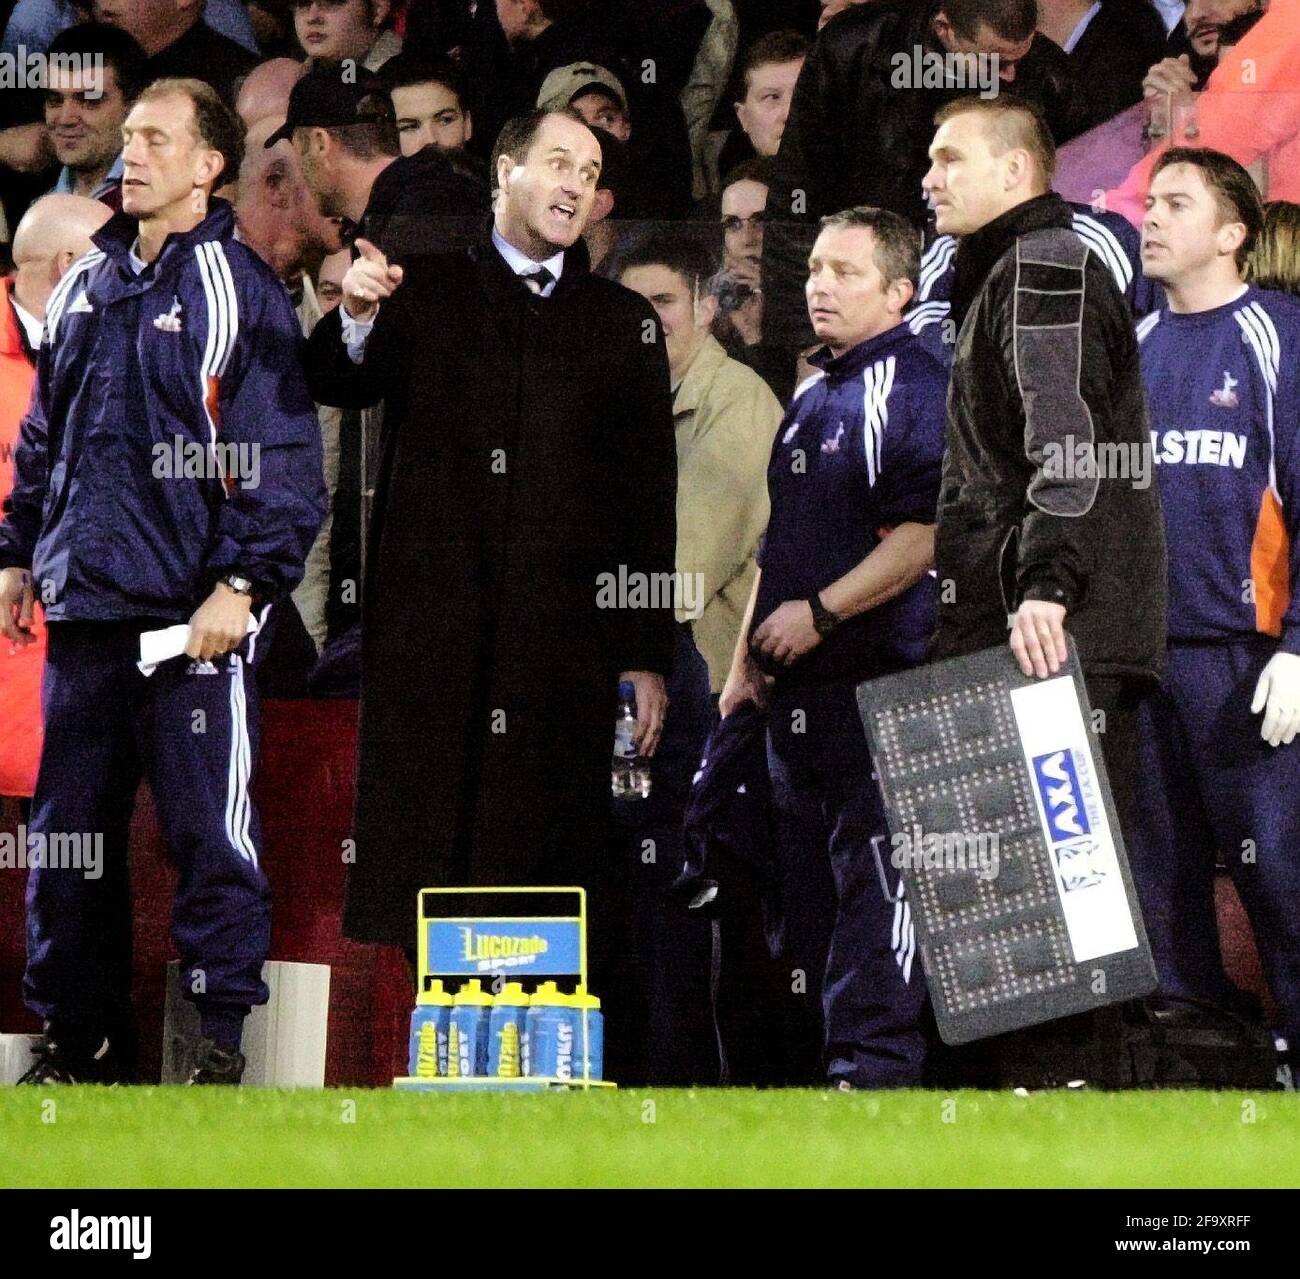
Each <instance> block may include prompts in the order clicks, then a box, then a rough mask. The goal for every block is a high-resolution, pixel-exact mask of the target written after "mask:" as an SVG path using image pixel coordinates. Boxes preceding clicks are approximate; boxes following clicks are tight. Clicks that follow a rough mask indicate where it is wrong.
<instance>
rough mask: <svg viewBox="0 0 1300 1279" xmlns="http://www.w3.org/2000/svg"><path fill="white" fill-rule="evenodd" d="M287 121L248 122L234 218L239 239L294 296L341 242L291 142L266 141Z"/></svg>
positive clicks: (275, 118)
mask: <svg viewBox="0 0 1300 1279" xmlns="http://www.w3.org/2000/svg"><path fill="white" fill-rule="evenodd" d="M283 123H284V115H283V114H280V115H278V116H277V115H268V116H265V117H263V118H262V119H260V120H258V121H256V122H254V123H253V124H251V125H250V126H249V129H248V133H247V135H246V137H245V139H244V159H243V163H242V164H241V165H240V169H239V187H238V192H237V194H236V197H235V217H236V219H237V221H238V224H239V238H240V239H241V240H243V241H244V243H245V244H247V245H248V246H249V248H251V249H252V250H253V252H255V253H256V254H257V256H258V257H260V258H261V259H262V261H263V262H265V263H266V264H267V266H269V267H270V268H271V270H272V271H274V272H275V273H276V275H277V276H279V277H280V279H281V280H283V281H284V283H285V284H286V285H287V286H288V288H289V292H290V293H291V294H293V295H294V297H295V299H296V298H297V297H298V296H300V295H301V293H302V281H303V273H304V271H306V272H310V273H312V274H314V273H315V271H316V269H317V268H318V267H319V266H320V263H321V261H322V259H324V258H325V257H326V256H327V255H328V254H330V253H335V252H337V251H338V250H339V249H341V248H342V247H343V245H342V241H341V239H340V230H339V223H338V221H337V220H335V219H331V218H327V217H326V216H325V215H324V214H323V213H321V211H320V209H319V208H318V206H317V204H316V200H315V198H314V197H313V195H312V193H311V191H310V190H309V189H308V187H307V183H306V181H305V180H304V178H303V172H302V166H301V164H300V163H299V160H298V155H297V153H296V152H295V151H294V149H293V147H292V146H291V145H290V144H289V143H288V142H287V141H280V142H277V143H275V144H274V145H273V146H270V147H268V146H266V145H265V143H266V140H267V139H268V138H269V137H270V136H271V135H272V134H273V133H275V132H276V130H277V129H279V128H280V126H281V125H282V124H283Z"/></svg>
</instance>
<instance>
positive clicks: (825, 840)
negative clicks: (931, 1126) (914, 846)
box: [768, 682, 926, 1088]
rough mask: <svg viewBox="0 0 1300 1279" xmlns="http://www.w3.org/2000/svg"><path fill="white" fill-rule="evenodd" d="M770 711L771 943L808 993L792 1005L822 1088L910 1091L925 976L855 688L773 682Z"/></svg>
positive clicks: (917, 1075) (917, 1063)
mask: <svg viewBox="0 0 1300 1279" xmlns="http://www.w3.org/2000/svg"><path fill="white" fill-rule="evenodd" d="M770 708H771V718H770V720H769V727H768V768H769V771H770V773H771V779H772V810H773V836H774V838H773V844H774V852H775V860H776V866H777V880H778V895H779V922H778V925H777V935H776V936H774V937H773V938H772V941H773V949H774V950H778V951H779V953H780V955H781V957H782V959H783V960H784V961H785V962H784V964H783V967H789V968H790V969H791V982H792V986H793V987H794V988H795V993H796V994H798V990H799V988H800V987H804V988H806V995H805V996H804V998H803V999H802V1000H799V1001H798V1002H797V1005H796V1006H797V1007H801V1008H802V1009H803V1016H802V1021H803V1023H804V1034H805V1035H806V1036H808V1037H810V1038H811V1037H814V1036H815V1037H816V1038H817V1039H819V1040H820V1043H819V1047H820V1048H821V1049H822V1056H823V1062H822V1065H823V1067H824V1070H825V1073H826V1076H827V1077H828V1078H829V1079H830V1081H831V1082H832V1083H838V1082H839V1081H841V1080H847V1081H848V1082H849V1083H851V1084H852V1085H854V1086H855V1087H860V1088H880V1087H912V1086H916V1085H918V1084H919V1083H920V1082H921V1068H922V1065H923V1062H924V1057H925V1032H924V1030H923V1028H922V1013H923V1010H924V1008H925V999H926V989H925V979H924V976H923V974H922V972H921V959H920V956H919V955H918V954H917V953H916V942H915V937H914V933H913V929H912V919H911V911H910V909H909V907H908V903H907V902H906V901H905V900H903V886H902V881H901V879H900V878H899V873H898V871H897V870H895V869H894V868H893V867H892V866H891V865H890V857H889V847H890V846H889V839H888V827H887V825H886V820H885V808H884V801H883V800H882V799H881V796H880V789H879V787H878V786H877V784H876V782H875V780H874V778H873V776H872V772H873V769H872V764H871V754H870V751H869V749H868V746H867V737H866V732H865V730H864V729H863V727H862V720H861V718H860V717H859V715H858V707H857V698H856V694H855V691H854V684H853V683H848V682H844V683H829V684H819V685H810V686H807V687H801V688H793V689H787V690H780V688H779V686H778V687H776V688H774V689H773V693H772V697H771V701H770ZM873 838H875V839H878V840H879V844H878V847H879V848H880V850H881V855H880V858H879V859H877V856H876V854H875V851H874V850H873V847H872V840H873ZM800 974H802V977H800Z"/></svg>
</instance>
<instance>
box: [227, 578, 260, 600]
mask: <svg viewBox="0 0 1300 1279" xmlns="http://www.w3.org/2000/svg"><path fill="white" fill-rule="evenodd" d="M221 584H222V585H223V586H228V587H229V588H230V589H231V590H232V591H234V592H235V594H236V595H247V596H248V597H249V599H252V597H253V583H252V582H250V581H249V580H248V578H246V577H240V576H239V574H238V573H227V574H226V576H225V577H223V578H222V579H221Z"/></svg>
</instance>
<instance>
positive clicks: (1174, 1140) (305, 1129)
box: [0, 1088, 1300, 1188]
mask: <svg viewBox="0 0 1300 1279" xmlns="http://www.w3.org/2000/svg"><path fill="white" fill-rule="evenodd" d="M0 1150H3V1152H4V1158H3V1160H0V1186H2V1187H6V1188H9V1187H19V1186H22V1187H87V1188H98V1187H204V1186H213V1187H241V1186H248V1187H271V1186H311V1187H331V1186H332V1187H344V1188H348V1187H359V1186H367V1187H386V1186H413V1187H442V1186H472V1187H492V1186H523V1187H533V1186H891V1187H972V1186H1025V1187H1032V1186H1044V1187H1084V1186H1105V1187H1188V1188H1193V1187H1256V1186H1295V1185H1297V1184H1300V1096H1298V1095H1297V1094H1294V1093H1258V1094H1243V1093H1227V1092H1225V1093H1210V1092H1194V1093H1192V1092H1164V1093H1109V1094H1106V1093H1089V1092H1086V1091H1080V1092H1070V1093H1061V1092H1052V1093H1039V1094H1034V1095H1031V1096H1029V1097H1016V1096H1014V1095H1013V1094H1010V1093H993V1092H952V1093H943V1092H919V1091H918V1092H893V1093H880V1094H874V1095H873V1094H867V1093H856V1094H854V1093H833V1092H822V1091H817V1090H807V1091H788V1092H776V1091H774V1092H751V1091H744V1090H733V1091H713V1090H703V1089H701V1090H694V1091H684V1090H683V1091H677V1090H664V1091H653V1090H652V1091H631V1090H628V1091H622V1092H617V1093H606V1094H602V1095H595V1094H593V1095H589V1096H581V1095H561V1094H548V1095H533V1096H503V1095H499V1094H497V1095H494V1094H478V1095H462V1096H429V1095H427V1094H407V1095H399V1094H396V1093H393V1092H389V1091H384V1090H367V1089H354V1090H346V1089H330V1090H326V1091H321V1092H308V1091H302V1092H280V1091H272V1090H260V1089H244V1090H238V1091H236V1090H226V1089H218V1088H213V1089H196V1090H187V1089H183V1088H133V1089H116V1090H114V1089H102V1088H64V1089H58V1088H52V1089H46V1090H39V1089H32V1088H17V1089H16V1088H6V1089H3V1090H0Z"/></svg>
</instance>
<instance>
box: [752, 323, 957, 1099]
mask: <svg viewBox="0 0 1300 1279" xmlns="http://www.w3.org/2000/svg"><path fill="white" fill-rule="evenodd" d="M812 363H813V364H814V365H817V366H818V367H819V369H820V372H819V373H818V374H817V376H816V377H814V378H811V379H809V381H808V382H806V383H805V384H804V385H803V386H801V387H800V388H799V389H798V391H796V392H795V398H794V401H793V402H792V403H791V405H790V407H789V409H788V410H787V411H786V415H785V418H784V419H783V421H782V423H781V426H780V428H779V429H778V431H777V435H776V440H775V442H774V444H773V448H772V458H771V462H770V464H769V466H768V491H769V494H770V496H771V500H772V515H771V519H770V521H769V523H768V528H767V534H766V536H765V538H764V541H763V546H762V550H761V552H760V555H759V567H760V569H761V573H762V575H761V577H760V579H759V590H758V598H757V601H756V603H755V607H754V625H755V627H757V626H758V625H759V624H761V623H762V622H763V620H764V619H765V618H766V617H767V616H768V614H769V613H771V612H772V611H773V610H774V609H775V608H777V607H778V606H779V605H780V604H781V603H782V602H783V601H786V600H804V599H807V598H808V597H809V596H810V595H812V594H813V593H814V592H816V591H821V590H823V589H825V587H827V586H829V585H830V584H831V583H832V582H833V581H835V580H836V579H837V578H839V577H840V576H842V575H843V574H844V573H846V572H848V571H849V570H850V569H851V568H853V567H854V566H855V565H856V564H858V563H859V562H860V561H861V560H862V559H863V558H864V557H865V556H866V555H867V554H869V553H870V552H871V551H872V550H873V549H874V548H875V547H876V546H877V545H878V544H879V543H880V542H881V540H882V539H883V538H884V537H885V536H887V535H888V531H889V530H890V529H892V528H893V527H895V526H896V525H898V524H902V523H906V522H916V523H925V524H929V523H933V522H934V519H935V512H936V510H937V507H938V501H939V473H940V466H941V463H942V458H943V439H944V435H943V432H944V399H945V394H946V389H947V378H946V376H945V374H944V370H943V367H942V366H941V365H940V364H939V362H938V361H937V360H936V359H935V358H934V357H933V356H932V355H930V354H929V353H927V352H926V351H925V349H924V348H923V347H922V345H921V343H920V341H919V340H918V339H917V338H916V337H915V336H914V335H913V334H912V333H911V332H910V331H909V329H908V327H907V325H906V324H899V325H897V326H895V327H894V328H892V329H890V330H888V331H887V332H885V333H882V334H879V335H877V336H876V337H874V338H871V339H870V340H868V341H866V342H863V343H860V344H859V345H858V346H856V347H854V348H853V349H852V350H850V351H847V352H845V353H844V354H843V355H841V356H839V357H837V358H831V355H830V352H829V351H828V350H826V349H823V350H822V351H820V352H818V353H817V354H815V355H814V356H813V357H812ZM935 602H936V583H935V580H934V578H933V576H926V577H923V578H922V579H921V580H920V581H919V582H917V583H916V584H915V585H914V586H912V587H911V588H909V589H908V590H906V591H904V592H903V593H902V594H901V595H898V596H897V597H896V598H894V599H892V600H889V601H887V602H885V603H883V604H880V605H878V606H877V607H875V608H872V609H868V610H867V611H866V612H865V613H861V614H859V615H858V616H857V617H854V618H851V619H849V620H847V621H845V622H843V623H841V625H840V626H839V627H837V628H836V630H835V631H834V632H833V633H832V634H831V635H830V636H828V637H827V638H826V639H824V640H823V641H822V642H821V643H820V644H819V645H818V646H817V647H816V648H814V649H813V650H812V651H811V652H810V653H808V654H807V655H805V656H804V657H803V658H801V659H800V660H799V661H797V662H796V663H794V664H793V665H792V666H790V667H788V668H784V669H783V670H782V671H781V673H780V674H779V675H778V676H777V680H776V683H775V684H774V685H773V687H772V690H771V696H770V702H769V705H770V716H769V727H768V768H769V772H770V775H771V785H772V815H773V827H774V851H775V863H776V865H775V870H776V880H777V895H778V897H779V899H780V909H779V916H780V921H779V923H780V927H779V935H778V936H777V937H776V938H775V942H776V944H777V946H778V948H779V949H780V951H781V953H782V954H783V956H784V957H785V961H786V963H787V964H788V967H789V969H790V981H791V988H792V989H795V990H798V989H800V988H801V987H802V989H804V990H806V992H807V996H808V997H807V999H806V1000H805V1001H804V1003H805V1015H804V1021H805V1030H806V1037H807V1040H808V1041H809V1043H810V1044H811V1043H813V1042H816V1041H820V1042H819V1043H818V1044H817V1046H818V1047H819V1048H820V1052H821V1056H822V1058H823V1063H822V1064H823V1068H824V1070H825V1072H826V1074H827V1075H828V1076H829V1078H830V1080H831V1081H832V1082H836V1083H838V1082H841V1081H843V1082H847V1083H849V1084H851V1085H853V1086H856V1087H877V1086H897V1085H913V1084H916V1083H918V1082H919V1081H920V1077H921V1067H922V1062H923V1058H924V1034H923V1031H922V1020H921V1019H922V1012H923V1009H924V1003H925V986H924V981H923V979H922V975H921V971H920V966H919V963H918V962H917V956H916V945H915V939H914V933H913V928H912V922H911V911H910V906H909V904H908V903H907V902H906V901H905V900H904V899H903V891H902V884H901V881H900V880H899V877H898V873H897V871H895V870H894V869H893V868H892V867H890V868H885V867H883V866H878V858H877V855H876V851H875V847H874V846H873V840H875V841H879V840H880V839H882V838H884V837H885V836H886V834H887V828H886V823H885V811H884V802H883V801H882V799H881V797H880V791H879V787H878V786H877V784H876V782H875V780H874V778H873V768H872V762H871V755H870V752H869V750H868V747H867V739H866V733H865V731H864V729H863V727H862V721H861V719H860V718H859V715H858V709H857V700H856V695H855V689H856V687H857V685H858V684H859V683H861V682H862V681H863V680H866V679H871V678H874V677H875V676H878V675H883V674H887V673H889V672H891V671H896V670H899V669H902V668H904V667H907V666H915V665H918V664H919V663H920V662H921V661H923V660H924V656H925V650H926V645H927V643H928V641H929V637H930V633H931V631H932V630H933V629H934V617H935Z"/></svg>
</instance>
